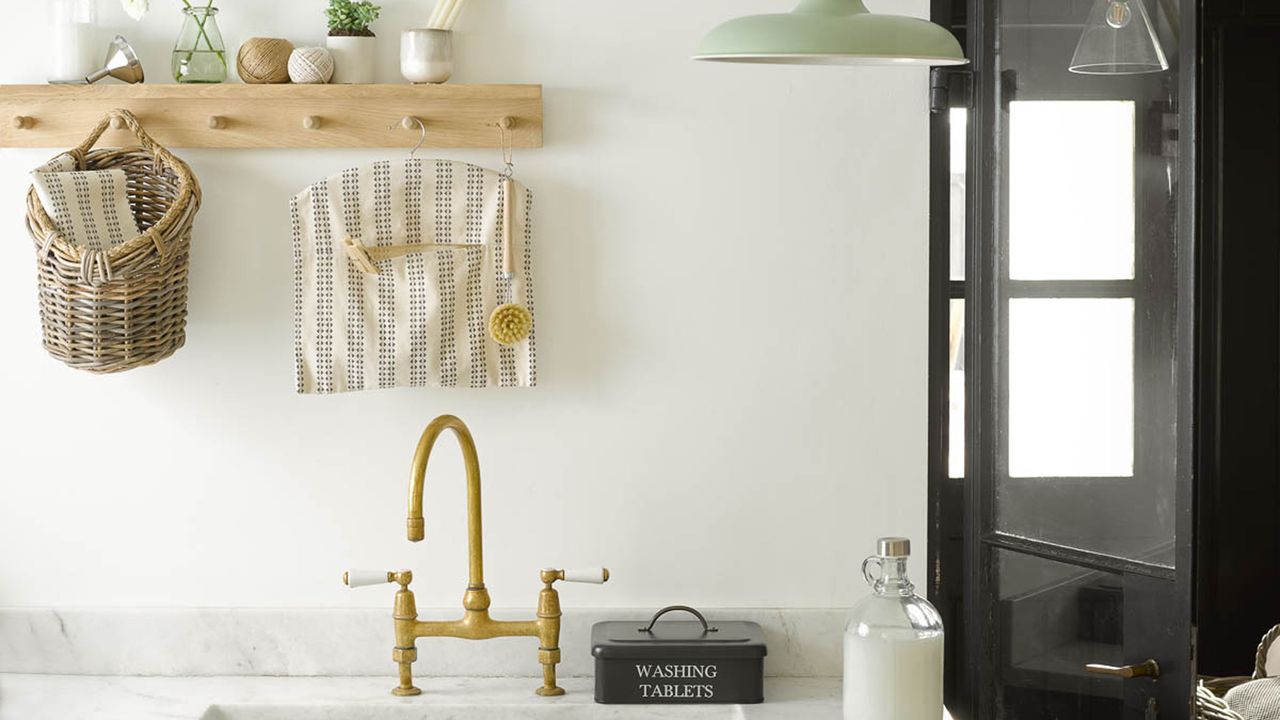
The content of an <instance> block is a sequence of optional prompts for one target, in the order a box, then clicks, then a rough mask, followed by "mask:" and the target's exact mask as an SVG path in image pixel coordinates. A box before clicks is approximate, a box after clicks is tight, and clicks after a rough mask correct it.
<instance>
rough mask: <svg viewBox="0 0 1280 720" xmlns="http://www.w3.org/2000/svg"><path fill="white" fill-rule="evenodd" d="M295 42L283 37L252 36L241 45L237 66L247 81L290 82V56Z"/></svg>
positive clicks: (261, 82)
mask: <svg viewBox="0 0 1280 720" xmlns="http://www.w3.org/2000/svg"><path fill="white" fill-rule="evenodd" d="M291 54H293V43H291V42H289V41H288V40H284V39H281V38H250V39H248V40H246V41H245V43H244V44H243V45H241V46H240V52H239V53H238V54H237V55H236V68H237V69H238V70H239V71H240V79H241V80H243V81H245V82H247V83H254V84H259V85H261V84H264V83H287V82H289V56H290V55H291Z"/></svg>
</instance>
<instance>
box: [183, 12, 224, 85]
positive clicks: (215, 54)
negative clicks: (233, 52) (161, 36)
mask: <svg viewBox="0 0 1280 720" xmlns="http://www.w3.org/2000/svg"><path fill="white" fill-rule="evenodd" d="M182 12H183V14H184V15H186V17H184V18H183V20H182V30H181V31H179V33H178V42H177V43H176V44H175V45H174V46H173V79H174V80H176V81H178V82H180V83H220V82H222V81H224V80H226V79H227V47H226V45H225V44H224V43H223V41H222V31H221V30H219V29H218V8H216V7H213V6H212V5H208V6H204V7H186V8H183V9H182Z"/></svg>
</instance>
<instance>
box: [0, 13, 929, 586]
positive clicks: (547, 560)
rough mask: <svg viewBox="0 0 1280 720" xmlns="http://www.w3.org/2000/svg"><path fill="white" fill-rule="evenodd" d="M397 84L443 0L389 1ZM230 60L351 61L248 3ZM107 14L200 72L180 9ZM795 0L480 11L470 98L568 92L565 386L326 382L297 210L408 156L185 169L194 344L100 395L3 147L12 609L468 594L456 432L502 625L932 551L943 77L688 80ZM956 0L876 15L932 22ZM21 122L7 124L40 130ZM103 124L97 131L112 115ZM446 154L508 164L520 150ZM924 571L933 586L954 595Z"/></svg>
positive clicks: (786, 581)
mask: <svg viewBox="0 0 1280 720" xmlns="http://www.w3.org/2000/svg"><path fill="white" fill-rule="evenodd" d="M385 2H386V5H387V8H386V11H385V14H384V19H383V20H382V21H380V22H379V23H378V24H377V25H376V26H375V29H377V30H379V34H380V35H381V36H382V37H383V38H384V39H383V42H382V47H381V51H382V54H383V56H384V57H383V60H384V68H383V73H384V75H383V79H384V80H387V81H392V80H397V81H398V80H399V77H398V74H397V73H396V70H395V60H394V58H395V54H396V52H397V50H396V39H395V38H396V36H397V34H398V30H399V29H400V28H403V27H408V26H411V25H414V24H419V23H420V22H421V20H422V19H423V18H425V16H426V14H427V12H428V9H429V4H428V3H427V2H408V1H407V0H385ZM220 4H221V5H222V7H223V13H222V16H221V18H220V22H221V23H222V26H223V29H224V32H225V34H226V36H227V42H228V46H229V47H231V48H232V51H233V52H234V49H235V48H236V47H237V46H238V44H239V42H240V41H241V40H243V39H245V38H247V37H249V36H252V35H271V34H280V35H285V36H288V37H291V38H292V39H294V40H295V41H296V42H299V43H303V42H313V43H314V42H317V41H319V39H320V36H321V35H322V34H323V20H322V16H321V13H320V8H321V7H322V6H323V4H324V3H323V2H321V0H305V1H304V0H281V1H280V2H271V3H265V2H249V1H248V0H222V2H221V3H220ZM13 5H14V7H11V8H8V9H7V10H6V12H7V13H8V15H7V17H8V18H9V20H8V25H7V26H8V27H9V28H10V29H15V28H30V31H29V32H10V33H8V34H7V35H6V40H5V42H4V43H3V44H0V68H4V71H3V72H4V75H2V76H0V81H4V82H39V81H42V80H43V77H44V73H43V68H42V64H43V55H42V53H43V49H44V46H45V45H44V43H45V40H44V38H42V37H41V35H40V33H39V32H37V30H38V29H39V28H40V27H41V24H40V23H41V22H42V18H41V17H40V14H41V8H40V7H39V6H40V5H42V3H21V4H18V3H13ZM153 5H154V6H155V9H154V10H153V13H152V15H151V17H149V18H148V19H147V20H146V21H145V22H144V23H143V24H141V25H134V24H133V23H132V22H131V21H129V20H128V19H127V18H125V17H124V16H123V14H121V13H120V11H119V9H118V7H117V3H116V2H115V0H102V8H103V15H104V17H103V24H104V25H108V26H115V27H116V29H119V30H121V31H124V32H125V33H126V34H127V36H128V37H129V38H130V39H131V40H133V41H135V42H136V43H137V44H138V45H139V46H140V47H141V49H142V54H143V61H144V63H145V64H146V67H147V69H148V72H149V74H150V75H151V77H152V78H153V79H154V80H157V81H168V73H167V70H168V46H169V44H170V43H171V41H172V38H173V37H175V36H176V31H177V23H178V12H177V9H176V6H177V5H178V3H177V0H153ZM789 5H790V3H789V2H787V1H786V0H750V1H746V0H700V1H699V2H687V0H653V1H651V2H638V3H635V2H633V3H623V2H601V1H600V0H541V1H540V2H523V1H520V0H474V2H472V3H471V5H470V7H469V9H468V14H467V16H466V17H465V18H464V20H463V22H462V24H461V27H460V37H459V38H458V66H459V71H458V73H457V76H456V77H455V81H457V82H508V81H509V82H532V83H542V84H543V85H544V88H545V109H546V147H545V148H544V149H541V150H536V151H524V152H518V153H517V155H516V163H517V172H518V174H519V177H520V178H521V179H522V180H523V181H524V182H525V183H527V184H528V185H529V186H530V187H532V188H533V189H534V191H535V193H536V194H537V210H536V213H537V214H536V223H537V227H538V235H537V237H536V241H537V243H538V251H537V257H536V261H537V275H538V282H539V286H538V289H537V291H538V302H539V312H540V317H539V337H538V340H539V347H538V350H539V380H540V382H541V386H540V387H539V388H537V389H535V390H531V391H495V390H489V391H463V390H395V391H383V392H367V393H358V394H351V395H347V396H341V397H300V396H298V395H295V394H294V391H293V368H292V358H293V355H292V339H291V338H292V335H291V304H290V300H289V298H290V297H291V294H290V283H291V282H292V275H291V270H290V247H289V242H290V241H289V232H288V217H287V212H286V203H287V200H288V198H289V197H290V195H291V194H293V193H294V192H296V191H297V190H299V189H300V188H302V187H303V186H304V185H306V184H308V183H310V182H312V181H314V180H316V179H318V178H321V177H324V176H326V175H328V174H330V173H332V172H334V171H336V170H338V169H341V168H343V167H346V166H350V165H355V164H360V163H365V162H370V161H372V160H375V159H378V158H382V157H386V156H387V155H388V153H385V152H376V151H372V152H371V151H339V152H332V151H207V150H184V151H180V152H181V154H182V155H183V156H184V157H185V158H187V159H188V160H189V161H190V163H191V164H192V166H193V167H194V168H195V170H196V172H197V173H198V174H199V175H200V178H201V180H202V182H203V185H204V188H205V191H206V196H205V205H204V209H203V210H202V212H201V214H200V217H199V221H198V225H197V235H196V240H195V247H194V251H193V257H192V278H191V286H192V296H191V305H190V307H191V317H190V325H189V328H188V336H189V338H188V343H187V347H186V348H185V349H183V350H181V351H180V352H179V353H178V354H177V355H176V356H174V357H173V358H171V359H169V360H167V361H165V362H163V363H161V364H160V365H158V366H155V367H153V368H149V369H143V370H138V371H134V372H130V373H126V374H124V375H120V376H112V377H96V376H90V375H87V374H82V373H78V372H75V371H72V370H68V369H65V368H64V367H62V366H61V365H59V364H58V363H56V362H55V361H53V360H51V359H49V358H48V357H47V356H46V355H45V354H44V351H43V350H42V349H41V347H40V342H39V324H38V321H37V314H36V291H35V280H34V267H33V263H34V259H33V251H32V248H31V244H30V242H29V241H28V239H27V237H26V234H25V231H24V230H23V227H22V213H23V196H24V192H25V189H26V187H27V184H28V183H27V179H26V177H25V173H26V171H27V170H29V169H30V168H32V167H34V166H36V165H37V164H39V162H40V161H42V160H43V159H45V158H46V157H48V156H50V155H51V154H52V153H51V152H49V151H15V150H6V151H0V158H2V160H3V162H2V168H3V170H2V171H0V219H2V226H3V227H4V228H6V229H7V230H6V233H5V234H4V235H3V237H2V238H0V337H3V338H4V340H3V343H4V344H3V352H0V377H2V378H3V387H0V398H2V399H0V422H2V424H3V428H0V429H2V433H0V605H11V606H45V605H53V606H280V607H303V606H349V605H351V606H353V605H362V606H378V607H382V606H384V605H386V604H387V603H388V602H389V601H390V599H389V593H387V592H386V591H380V590H377V589H373V590H367V591H362V592H351V591H348V590H345V589H344V588H342V587H341V586H340V584H339V575H340V571H341V569H342V568H343V567H345V566H347V565H353V566H361V567H372V568H391V567H400V566H404V567H412V568H414V569H415V570H416V571H417V573H418V577H419V578H420V580H419V581H418V582H417V583H416V584H417V585H418V586H419V588H418V589H419V604H420V605H422V606H424V607H427V606H433V605H434V606H447V605H456V604H457V603H458V601H459V599H460V595H461V591H462V589H463V586H464V585H465V573H466V569H465V567H466V566H465V537H464V535H465V532H464V524H465V518H464V505H463V502H464V501H463V482H462V476H461V471H460V467H459V463H458V462H457V461H456V460H455V458H454V455H456V450H455V449H454V447H452V445H453V443H452V440H447V441H446V443H445V444H444V445H442V446H441V450H442V452H441V454H440V456H439V460H438V461H436V460H433V465H432V471H431V473H430V474H429V476H428V478H427V493H426V494H427V504H426V517H427V540H426V542H424V543H422V544H420V545H410V544H409V543H407V542H406V541H405V539H404V515H405V507H404V506H405V495H406V484H407V478H408V472H407V470H408V466H409V460H410V456H411V454H412V451H413V446H414V443H415V442H416V440H417V436H418V433H419V432H420V431H421V430H422V427H423V426H424V425H425V424H426V422H427V421H428V420H430V419H431V418H432V417H433V416H435V415H436V414H438V413H445V412H451V413H455V414H458V415H460V416H461V417H462V418H463V419H465V420H466V421H467V422H468V423H470V425H471V427H472V429H473V431H474V433H475V435H476V437H477V441H478V443H479V445H480V450H481V460H482V464H483V467H484V471H485V493H486V494H485V511H486V515H485V530H486V540H487V546H486V551H487V555H486V562H487V575H488V577H487V579H488V581H489V586H490V588H491V589H492V591H493V595H494V602H495V606H499V607H500V606H511V607H515V606H529V605H532V604H533V601H534V599H535V592H536V589H537V585H536V569H537V568H539V567H541V566H543V565H547V564H565V565H585V564H589V563H602V564H607V565H609V566H610V567H611V568H612V569H613V571H614V580H613V581H611V582H610V583H609V585H607V586H604V587H595V586H570V587H569V588H568V589H566V591H565V592H564V600H565V604H566V605H578V606H601V607H624V606H626V607H630V606H638V607H648V606H656V605H660V604H665V603H672V602H686V603H692V604H701V605H707V606H842V605H845V604H847V603H849V602H850V601H851V599H852V598H854V597H856V596H857V594H859V593H861V592H862V581H861V579H860V578H859V577H858V573H857V566H858V562H859V561H860V560H861V558H862V557H863V556H864V555H866V554H868V553H869V552H871V551H872V549H873V541H874V538H875V537H876V536H877V535H880V534H885V533H901V534H907V535H910V536H911V537H912V538H914V539H915V540H916V541H917V549H918V552H919V553H920V554H921V555H922V554H923V551H924V538H925V378H926V367H925V366H926V362H925V341H926V337H925V317H926V289H927V288H926V224H927V217H926V215H927V203H926V173H927V167H926V125H927V110H926V90H925V85H926V81H925V77H926V76H925V73H924V72H923V71H920V70H909V69H849V68H844V69H839V68H777V67H768V66H759V67H753V66H726V65H717V64H701V63H694V62H690V61H689V60H688V59H687V57H688V55H689V53H690V50H691V49H692V48H693V47H694V45H695V43H696V42H697V40H698V38H699V37H700V35H701V34H702V33H703V32H704V31H706V30H707V29H709V28H710V27H712V26H713V25H715V24H716V23H718V22H720V21H722V20H725V19H727V18H729V17H732V16H734V15H738V14H743V13H748V12H759V11H769V10H773V9H777V8H779V6H789ZM926 8H927V3H925V2H923V0H910V1H909V2H907V1H905V0H881V2H879V3H876V4H875V5H874V6H873V9H874V10H882V11H897V12H911V13H914V14H922V13H923V12H924V11H925V9H926ZM6 121H7V120H6ZM87 130H88V128H86V131H87ZM439 155H440V156H444V157H451V158H461V159H466V160H470V161H474V162H478V163H482V164H489V165H496V164H497V163H498V162H499V158H498V154H497V152H496V151H446V152H440V153H439ZM922 567H923V563H922V562H917V575H918V576H920V579H921V580H922V579H923V575H922V573H921V572H920V569H921V568H922Z"/></svg>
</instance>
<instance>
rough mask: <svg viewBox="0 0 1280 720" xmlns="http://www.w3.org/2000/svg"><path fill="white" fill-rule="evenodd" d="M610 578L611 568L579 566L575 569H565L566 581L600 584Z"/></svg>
mask: <svg viewBox="0 0 1280 720" xmlns="http://www.w3.org/2000/svg"><path fill="white" fill-rule="evenodd" d="M608 580H609V568H603V567H596V568H577V569H575V570H565V571H564V581H565V582H577V583H595V584H596V585H599V584H600V583H603V582H607V581H608Z"/></svg>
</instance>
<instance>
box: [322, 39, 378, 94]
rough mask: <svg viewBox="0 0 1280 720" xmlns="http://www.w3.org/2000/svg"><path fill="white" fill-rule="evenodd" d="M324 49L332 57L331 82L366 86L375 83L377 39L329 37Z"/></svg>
mask: <svg viewBox="0 0 1280 720" xmlns="http://www.w3.org/2000/svg"><path fill="white" fill-rule="evenodd" d="M325 47H327V48H329V54H330V55H332V56H333V80H332V81H331V82H335V83H346V84H355V83H359V84H366V83H372V82H375V81H376V79H377V60H378V54H377V49H378V38H375V37H359V36H348V35H330V36H329V37H328V39H327V40H326V41H325Z"/></svg>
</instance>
